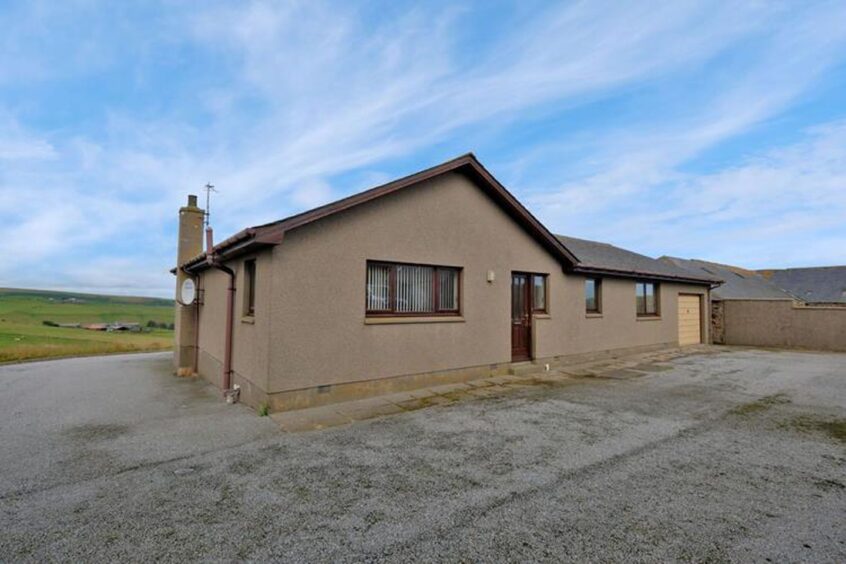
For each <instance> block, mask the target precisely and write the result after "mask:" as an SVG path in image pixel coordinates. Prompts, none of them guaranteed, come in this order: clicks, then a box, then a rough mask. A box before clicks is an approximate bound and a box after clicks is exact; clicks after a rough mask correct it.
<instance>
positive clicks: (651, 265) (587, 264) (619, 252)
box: [555, 235, 721, 283]
mask: <svg viewBox="0 0 846 564" xmlns="http://www.w3.org/2000/svg"><path fill="white" fill-rule="evenodd" d="M555 237H556V238H557V239H558V240H559V241H561V243H563V244H564V246H565V247H567V248H568V249H569V250H570V252H572V253H573V254H574V255H576V258H577V259H578V261H579V262H578V266H579V267H582V268H588V269H589V268H596V269H600V270H614V271H618V272H624V273H631V274H637V275H643V276H644V277H649V276H650V275H653V276H664V277H669V278H695V279H702V280H703V281H706V282H707V281H711V282H715V283H717V282H720V281H721V279H720V277H719V276H713V275H711V274H708V273H706V272H691V271H690V270H687V269H683V268H679V267H677V266H676V265H674V264H671V263H668V262H666V261H662V260H658V259H654V258H652V257H648V256H646V255H641V254H639V253H635V252H632V251H627V250H626V249H621V248H620V247H615V246H614V245H610V244H608V243H601V242H599V241H589V240H587V239H578V238H576V237H567V236H564V235H556V236H555Z"/></svg>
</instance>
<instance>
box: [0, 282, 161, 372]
mask: <svg viewBox="0 0 846 564" xmlns="http://www.w3.org/2000/svg"><path fill="white" fill-rule="evenodd" d="M173 307H174V306H173V302H172V301H171V300H164V299H159V298H136V297H124V296H101V295H95V294H74V293H67V292H47V291H40V290H20V289H6V288H0V362H4V361H15V360H25V359H31V358H44V357H54V356H72V355H84V354H104V353H110V352H131V351H142V350H166V349H169V348H171V346H172V344H173V331H168V330H164V329H154V330H152V331H149V332H147V331H145V332H142V333H123V332H114V333H107V332H100V331H87V330H85V329H69V328H63V327H47V326H45V325H44V321H50V322H53V323H83V324H84V323H112V322H117V321H121V322H131V323H140V324H141V325H142V326H146V325H147V322H148V321H154V322H156V323H159V324H160V323H173Z"/></svg>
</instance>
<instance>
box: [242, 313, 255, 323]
mask: <svg viewBox="0 0 846 564" xmlns="http://www.w3.org/2000/svg"><path fill="white" fill-rule="evenodd" d="M241 323H246V324H248V325H255V323H256V318H255V316H254V315H245V316H244V317H242V318H241Z"/></svg>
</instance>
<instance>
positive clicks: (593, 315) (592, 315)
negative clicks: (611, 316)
mask: <svg viewBox="0 0 846 564" xmlns="http://www.w3.org/2000/svg"><path fill="white" fill-rule="evenodd" d="M585 317H586V318H588V319H601V318H602V314H601V313H596V312H587V313H586V314H585Z"/></svg>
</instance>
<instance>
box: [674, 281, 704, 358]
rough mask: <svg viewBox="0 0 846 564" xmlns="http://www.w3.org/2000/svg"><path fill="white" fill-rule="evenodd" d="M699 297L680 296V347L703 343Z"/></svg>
mask: <svg viewBox="0 0 846 564" xmlns="http://www.w3.org/2000/svg"><path fill="white" fill-rule="evenodd" d="M699 301H700V300H699V296H693V295H688V294H679V345H682V346H684V345H698V344H699V343H701V342H702V334H701V332H700V331H701V325H700V319H701V315H700V311H699Z"/></svg>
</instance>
